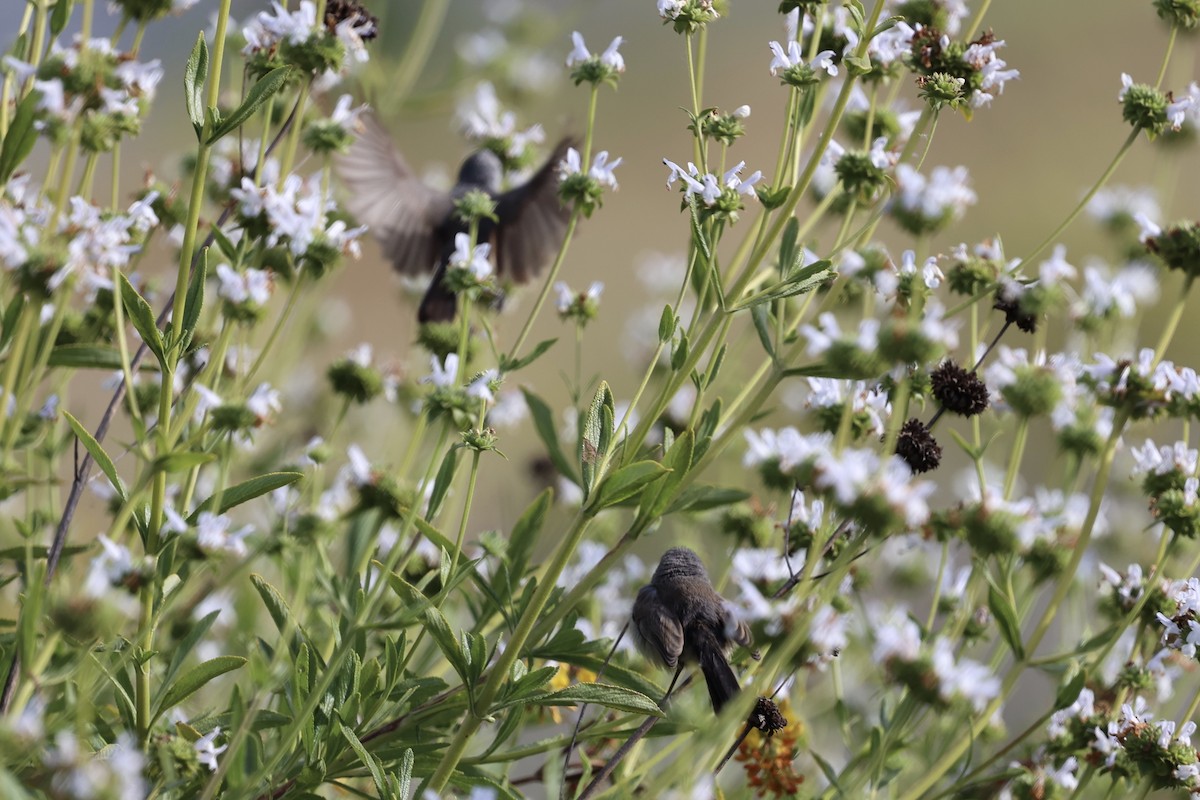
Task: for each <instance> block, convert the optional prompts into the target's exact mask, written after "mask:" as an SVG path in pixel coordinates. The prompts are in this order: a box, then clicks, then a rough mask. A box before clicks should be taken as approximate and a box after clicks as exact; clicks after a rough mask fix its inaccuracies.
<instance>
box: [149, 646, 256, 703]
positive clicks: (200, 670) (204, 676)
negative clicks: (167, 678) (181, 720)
mask: <svg viewBox="0 0 1200 800" xmlns="http://www.w3.org/2000/svg"><path fill="white" fill-rule="evenodd" d="M245 663H246V659H244V658H242V657H241V656H217V657H216V658H213V659H210V660H208V661H205V662H204V663H203V664H197V665H196V666H195V667H192V668H191V669H190V670H188V671H187V672H186V673H184V674H183V676H181V677H180V678H179V680H178V681H176V682H175V685H174V686H172V687H171V688H170V689H168V690H167V693H166V694H165V695H163V699H162V700H161V701H159V704H158V714H162V713H163V712H164V711H167V710H168V709H170V708H172V707H174V706H177V705H179V703H181V702H183V701H184V700H185V699H187V698H188V697H190V696H191V695H192V694H194V693H195V692H197V691H199V690H200V689H201V688H203V686H204V685H205V684H206V683H208V682H209V681H211V680H212V679H214V678H216V677H218V676H220V675H224V674H225V673H226V672H231V671H233V670H235V669H237V668H239V667H240V666H242V665H243V664H245ZM158 714H155V716H158Z"/></svg>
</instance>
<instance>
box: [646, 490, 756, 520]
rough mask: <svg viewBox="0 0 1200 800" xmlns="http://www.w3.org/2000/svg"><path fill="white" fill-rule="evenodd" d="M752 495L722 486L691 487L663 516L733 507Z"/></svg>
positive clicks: (681, 494) (676, 499) (682, 493)
mask: <svg viewBox="0 0 1200 800" xmlns="http://www.w3.org/2000/svg"><path fill="white" fill-rule="evenodd" d="M749 499H750V493H749V492H743V491H742V490H741V489H726V488H723V487H720V486H706V485H696V486H689V487H688V488H686V489H684V490H683V492H681V493H680V495H679V496H678V497H676V498H675V500H674V501H673V502H672V503H671V505H670V506H668V507H667V509H666V511H664V512H663V515H664V516H666V515H668V514H674V513H676V512H680V511H692V512H695V511H708V510H709V509H712V508H720V507H722V506H731V505H733V504H734V503H740V502H742V501H743V500H749Z"/></svg>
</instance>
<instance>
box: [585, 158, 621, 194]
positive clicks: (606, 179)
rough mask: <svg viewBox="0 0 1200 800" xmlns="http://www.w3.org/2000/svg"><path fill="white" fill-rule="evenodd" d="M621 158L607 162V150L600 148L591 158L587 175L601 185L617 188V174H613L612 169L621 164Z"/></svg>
mask: <svg viewBox="0 0 1200 800" xmlns="http://www.w3.org/2000/svg"><path fill="white" fill-rule="evenodd" d="M623 160H624V159H621V158H617V159H614V160H613V161H612V163H609V161H608V151H607V150H601V151H600V152H599V153H597V154H596V157H595V158H594V159H592V166H591V168H590V169H589V170H588V176H589V177H591V178H592V179H593V180H595V181H596V182H597V183H599V184H601V185H602V186H608V187H610V188H612V189H617V188H619V187H618V186H617V176H616V174H614V172H613V170H615V169H616V168H617V167H619V166H621V162H622V161H623Z"/></svg>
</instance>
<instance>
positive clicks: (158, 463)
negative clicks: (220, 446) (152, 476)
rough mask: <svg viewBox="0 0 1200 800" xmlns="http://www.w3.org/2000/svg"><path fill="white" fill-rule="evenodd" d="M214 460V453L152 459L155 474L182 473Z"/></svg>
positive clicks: (186, 454)
mask: <svg viewBox="0 0 1200 800" xmlns="http://www.w3.org/2000/svg"><path fill="white" fill-rule="evenodd" d="M216 459H217V454H216V453H191V452H188V453H167V454H166V455H164V456H159V457H158V458H156V459H154V469H155V471H156V472H184V471H186V470H189V469H192V468H193V467H198V466H200V465H201V464H207V463H208V462H210V461H216Z"/></svg>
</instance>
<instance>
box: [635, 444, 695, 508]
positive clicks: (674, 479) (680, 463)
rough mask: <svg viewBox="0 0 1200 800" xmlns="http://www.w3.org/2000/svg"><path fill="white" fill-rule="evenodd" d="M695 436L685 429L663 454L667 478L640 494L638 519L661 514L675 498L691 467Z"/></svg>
mask: <svg viewBox="0 0 1200 800" xmlns="http://www.w3.org/2000/svg"><path fill="white" fill-rule="evenodd" d="M695 448H696V436H695V434H693V433H692V432H691V431H690V430H686V431H684V432H683V433H681V434H679V436H677V437H676V438H675V441H674V443H673V444H672V445H671V449H670V450H668V451H667V453H666V455H665V456H663V461H662V465H663V467H664V468H665V469H667V470H668V471H669V473H670V474H669V475H668V476H667V479H666V480H664V481H663V482H662V483H660V484H659V485H658V486H657V487H656V488H655V489H652V490H651V491H648V492H646V493H645V494H643V495H642V502H641V507H640V510H639V511H638V519H640V520H642V522H643V523H649V522H650V521H652V520H655V519H657V518H659V517H661V516H662V515H663V512H665V511H666V510H667V507H668V506H670V505H671V502H672V501H673V500H674V499H675V495H676V494H677V493H678V492H679V487H680V485H681V484H682V483H683V479H684V477H685V476H686V475H687V473H688V470H690V469H691V467H692V461H693V459H694V458H695V457H696V456H695Z"/></svg>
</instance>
